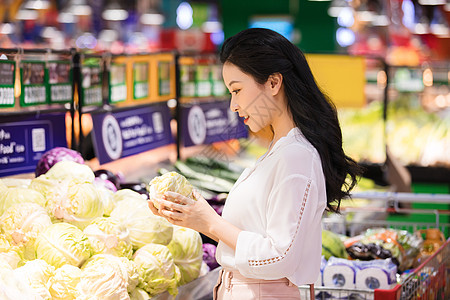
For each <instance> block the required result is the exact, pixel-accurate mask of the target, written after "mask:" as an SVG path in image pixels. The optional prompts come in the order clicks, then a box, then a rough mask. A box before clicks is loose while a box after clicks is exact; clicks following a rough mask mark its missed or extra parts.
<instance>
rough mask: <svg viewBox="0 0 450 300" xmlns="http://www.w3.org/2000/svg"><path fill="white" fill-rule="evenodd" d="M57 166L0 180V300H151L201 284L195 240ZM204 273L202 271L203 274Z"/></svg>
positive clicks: (133, 198)
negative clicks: (31, 175)
mask: <svg viewBox="0 0 450 300" xmlns="http://www.w3.org/2000/svg"><path fill="white" fill-rule="evenodd" d="M94 179H95V176H94V173H93V172H92V170H91V169H90V168H89V167H88V166H87V165H84V164H80V163H78V162H74V161H60V162H58V163H56V164H54V165H53V166H52V167H51V168H50V169H49V170H48V171H47V172H46V173H44V174H42V175H39V176H38V177H36V178H34V179H32V180H22V179H9V178H4V179H0V298H1V299H61V300H62V299H64V300H70V299H76V300H83V299H86V300H87V299H102V300H108V299H149V298H150V297H153V296H155V295H157V294H160V293H163V292H165V291H168V292H169V293H170V294H171V295H173V296H175V295H177V293H178V289H177V288H178V287H179V286H180V285H183V284H186V283H188V282H190V281H192V280H194V279H196V278H197V277H199V276H200V272H201V270H204V268H205V264H204V263H203V249H202V240H201V237H200V234H199V233H198V232H196V231H194V230H191V229H187V228H183V227H178V226H174V225H172V224H170V223H169V222H168V221H167V220H165V219H164V218H161V217H159V216H156V215H154V214H153V213H152V212H151V211H150V209H149V208H148V205H147V200H146V199H145V198H143V196H142V195H141V194H139V193H137V192H134V191H132V190H128V189H122V190H118V191H113V190H109V189H108V188H107V187H105V186H104V185H100V184H96V181H95V180H94ZM202 272H204V271H202Z"/></svg>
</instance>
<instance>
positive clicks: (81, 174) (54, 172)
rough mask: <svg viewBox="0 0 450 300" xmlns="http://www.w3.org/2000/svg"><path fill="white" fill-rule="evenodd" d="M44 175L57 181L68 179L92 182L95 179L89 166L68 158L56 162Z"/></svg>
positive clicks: (78, 181)
mask: <svg viewBox="0 0 450 300" xmlns="http://www.w3.org/2000/svg"><path fill="white" fill-rule="evenodd" d="M45 177H46V178H47V179H54V180H58V181H64V180H70V181H75V182H77V183H86V182H88V183H93V182H94V179H95V175H94V172H93V171H92V170H91V168H89V166H87V165H83V164H79V163H76V162H74V161H68V160H65V161H60V162H57V163H56V164H55V165H53V167H51V168H50V170H48V172H47V173H45Z"/></svg>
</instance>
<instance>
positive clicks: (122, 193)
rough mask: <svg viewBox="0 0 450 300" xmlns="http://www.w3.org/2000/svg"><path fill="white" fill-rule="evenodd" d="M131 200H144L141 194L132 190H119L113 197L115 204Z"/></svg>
mask: <svg viewBox="0 0 450 300" xmlns="http://www.w3.org/2000/svg"><path fill="white" fill-rule="evenodd" d="M130 198H135V199H138V200H142V199H143V198H142V196H141V194H139V193H138V192H135V191H133V190H130V189H122V190H118V191H117V192H115V193H114V195H113V201H114V203H117V202H120V201H122V200H127V199H130Z"/></svg>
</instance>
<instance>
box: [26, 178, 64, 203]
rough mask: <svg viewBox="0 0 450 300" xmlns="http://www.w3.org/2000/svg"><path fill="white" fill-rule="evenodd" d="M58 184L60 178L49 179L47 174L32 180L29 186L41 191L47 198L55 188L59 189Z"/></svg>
mask: <svg viewBox="0 0 450 300" xmlns="http://www.w3.org/2000/svg"><path fill="white" fill-rule="evenodd" d="M58 186H59V181H58V180H56V179H48V178H47V177H46V176H45V175H41V176H39V177H36V178H34V179H33V180H31V183H30V186H29V188H30V189H32V190H35V191H37V192H39V193H41V194H42V195H43V196H44V198H46V199H47V195H48V193H49V192H50V191H52V190H54V189H58Z"/></svg>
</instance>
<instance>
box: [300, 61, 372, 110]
mask: <svg viewBox="0 0 450 300" xmlns="http://www.w3.org/2000/svg"><path fill="white" fill-rule="evenodd" d="M305 56H306V59H307V60H308V64H309V66H310V67H311V70H312V72H313V74H314V77H315V79H316V82H317V84H318V85H319V87H320V89H321V90H322V92H324V93H325V94H326V95H328V97H330V99H331V101H333V103H334V104H335V105H336V107H337V108H343V107H363V106H364V105H365V104H366V97H365V94H364V87H365V85H366V76H365V61H364V58H363V57H359V56H346V55H323V54H307V55H305Z"/></svg>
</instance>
